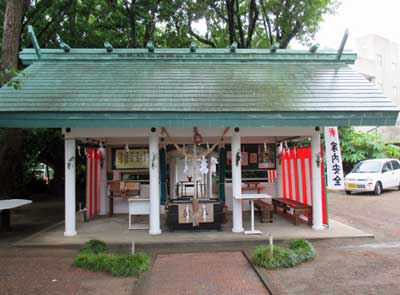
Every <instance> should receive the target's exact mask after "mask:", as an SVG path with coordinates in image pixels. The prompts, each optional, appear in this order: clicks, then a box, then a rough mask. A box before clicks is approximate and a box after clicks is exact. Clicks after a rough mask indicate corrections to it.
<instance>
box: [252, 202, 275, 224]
mask: <svg viewBox="0 0 400 295" xmlns="http://www.w3.org/2000/svg"><path fill="white" fill-rule="evenodd" d="M254 206H255V207H256V208H257V210H258V213H259V216H260V222H269V223H272V222H273V219H272V211H273V209H274V206H273V205H272V204H270V203H267V202H265V201H264V200H255V201H254Z"/></svg>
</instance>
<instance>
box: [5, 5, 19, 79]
mask: <svg viewBox="0 0 400 295" xmlns="http://www.w3.org/2000/svg"><path fill="white" fill-rule="evenodd" d="M24 3H25V1H24V0H7V3H6V11H5V14H4V24H3V39H2V50H1V63H0V70H2V71H6V70H12V69H16V68H17V66H18V51H19V42H20V35H21V28H22V16H23V14H24ZM7 78H11V74H10V73H8V74H7Z"/></svg>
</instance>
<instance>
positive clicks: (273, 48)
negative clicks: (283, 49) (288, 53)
mask: <svg viewBox="0 0 400 295" xmlns="http://www.w3.org/2000/svg"><path fill="white" fill-rule="evenodd" d="M279 46H280V44H279V42H275V43H274V44H273V45H272V46H271V48H270V49H269V51H270V52H272V53H275V52H276V51H277V50H278V48H279Z"/></svg>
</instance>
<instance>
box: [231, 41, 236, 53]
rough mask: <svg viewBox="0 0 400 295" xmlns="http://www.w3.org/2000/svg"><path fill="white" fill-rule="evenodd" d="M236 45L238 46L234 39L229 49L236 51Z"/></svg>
mask: <svg viewBox="0 0 400 295" xmlns="http://www.w3.org/2000/svg"><path fill="white" fill-rule="evenodd" d="M237 47H238V44H237V42H236V41H234V42H233V43H232V44H231V47H230V51H231V52H236V49H237Z"/></svg>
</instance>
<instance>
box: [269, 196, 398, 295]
mask: <svg viewBox="0 0 400 295" xmlns="http://www.w3.org/2000/svg"><path fill="white" fill-rule="evenodd" d="M329 205H330V207H329V213H330V217H331V218H333V219H335V220H338V221H341V222H344V223H347V224H350V225H352V226H355V227H357V228H360V229H362V230H364V231H367V232H370V233H373V234H375V236H376V238H375V239H334V240H323V241H315V242H313V245H314V247H315V248H316V250H317V253H318V256H317V258H316V259H315V260H314V261H312V262H309V263H305V264H303V265H301V266H298V267H294V268H291V269H283V270H275V271H265V270H264V272H265V275H266V276H267V277H268V280H269V282H270V283H271V285H270V286H271V287H272V289H273V291H274V294H351V295H356V294H400V280H399V278H400V215H399V211H400V192H398V191H390V192H385V193H384V194H383V195H381V196H373V195H368V194H358V195H351V196H346V195H345V194H332V193H331V194H330V197H329Z"/></svg>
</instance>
